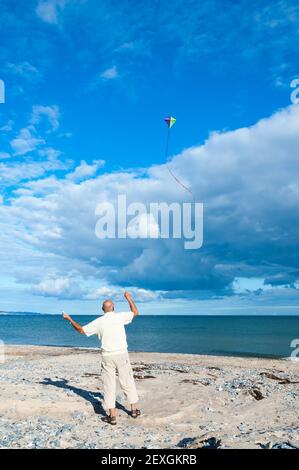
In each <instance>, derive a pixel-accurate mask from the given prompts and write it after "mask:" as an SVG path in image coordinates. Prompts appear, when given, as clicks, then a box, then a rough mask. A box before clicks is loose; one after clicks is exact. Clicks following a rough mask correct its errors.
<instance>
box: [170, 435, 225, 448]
mask: <svg viewBox="0 0 299 470" xmlns="http://www.w3.org/2000/svg"><path fill="white" fill-rule="evenodd" d="M220 446H221V440H220V439H217V438H216V437H209V438H207V439H202V438H198V437H189V438H188V437H187V438H184V439H182V440H181V441H180V442H179V443H178V444H177V447H183V448H184V449H218V448H219V447H220Z"/></svg>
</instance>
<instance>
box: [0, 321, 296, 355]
mask: <svg viewBox="0 0 299 470" xmlns="http://www.w3.org/2000/svg"><path fill="white" fill-rule="evenodd" d="M73 318H74V320H75V321H77V322H78V323H79V324H81V325H86V324H87V323H89V322H90V321H92V320H94V319H95V318H97V317H96V316H88V315H81V316H74V317H73ZM126 331H127V338H128V344H129V350H130V351H150V352H166V353H187V354H207V355H217V356H218V355H219V356H243V357H269V358H281V357H283V358H289V357H290V356H291V353H292V351H294V349H295V346H296V344H295V343H296V341H295V340H296V339H298V341H297V346H299V316H296V315H293V316H271V315H265V316H264V315H254V316H253V315H251V316H245V315H243V316H236V315H234V316H229V315H225V316H224V315H221V316H212V315H206V316H205V315H192V316H188V315H184V316H179V315H173V316H171V315H167V316H166V315H163V316H162V315H161V316H159V315H155V316H150V315H145V316H142V315H140V316H139V317H137V318H136V319H134V321H133V322H132V323H131V324H130V325H128V326H126ZM0 341H2V342H4V343H5V344H25V345H45V346H69V347H79V348H98V347H99V340H98V338H97V337H96V336H92V337H86V336H84V335H80V334H79V333H77V332H76V331H75V330H73V328H72V327H71V325H70V324H69V323H68V322H67V321H65V320H63V318H62V317H61V316H60V315H47V314H28V313H24V314H0Z"/></svg>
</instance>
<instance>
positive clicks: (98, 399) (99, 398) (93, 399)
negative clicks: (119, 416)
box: [39, 377, 130, 416]
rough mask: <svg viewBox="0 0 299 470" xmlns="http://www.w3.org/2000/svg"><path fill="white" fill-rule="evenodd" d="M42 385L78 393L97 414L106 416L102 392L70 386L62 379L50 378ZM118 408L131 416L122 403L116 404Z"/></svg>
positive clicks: (44, 380)
mask: <svg viewBox="0 0 299 470" xmlns="http://www.w3.org/2000/svg"><path fill="white" fill-rule="evenodd" d="M39 383H40V384H41V385H52V386H53V387H58V388H63V389H65V390H70V391H71V392H74V393H76V395H78V396H79V397H81V398H83V399H84V400H86V401H89V403H91V404H92V406H93V409H94V412H95V414H98V415H102V416H106V414H107V413H106V410H105V409H104V407H103V405H102V402H103V400H104V397H103V394H102V393H100V392H93V391H91V390H84V389H83V388H78V387H75V386H74V385H70V384H69V382H68V380H66V379H60V380H52V379H50V378H48V377H46V378H44V379H43V380H42V381H41V382H39ZM116 408H117V409H118V410H122V411H124V412H125V413H127V414H130V413H129V411H128V410H127V409H126V408H125V407H124V406H123V405H121V404H120V403H118V402H117V403H116Z"/></svg>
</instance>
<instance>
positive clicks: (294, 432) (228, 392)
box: [0, 345, 299, 449]
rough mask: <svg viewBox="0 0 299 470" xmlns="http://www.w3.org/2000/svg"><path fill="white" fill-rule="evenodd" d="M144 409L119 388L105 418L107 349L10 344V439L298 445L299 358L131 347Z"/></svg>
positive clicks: (79, 444) (6, 397)
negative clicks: (131, 405)
mask: <svg viewBox="0 0 299 470" xmlns="http://www.w3.org/2000/svg"><path fill="white" fill-rule="evenodd" d="M130 357H131V363H132V366H133V369H134V374H135V377H136V381H137V389H138V393H139V395H140V402H139V407H140V409H141V410H142V416H141V417H140V418H138V419H137V420H133V419H132V418H131V417H130V416H129V415H128V412H127V409H128V406H127V403H126V400H125V398H124V396H122V394H121V392H120V391H119V392H118V403H119V404H118V423H117V426H116V427H112V426H110V425H108V424H106V423H104V422H102V420H101V417H103V416H104V415H105V410H104V409H103V399H102V398H103V397H102V380H101V367H100V366H101V358H100V354H99V352H98V351H95V350H83V349H78V348H61V347H44V346H42V347H39V346H13V345H11V346H6V348H5V362H4V363H3V364H1V365H0V382H1V400H0V447H1V448H121V449H124V448H156V449H164V448H188V447H190V448H192V447H202V446H208V445H212V446H219V447H220V448H263V447H281V446H282V447H283V446H285V447H290V448H291V447H299V432H298V431H299V424H298V416H299V363H298V362H292V361H287V360H274V359H273V360H272V359H258V358H236V357H215V356H199V355H187V354H160V353H143V352H142V353H138V352H131V353H130Z"/></svg>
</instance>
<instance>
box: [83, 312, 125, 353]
mask: <svg viewBox="0 0 299 470" xmlns="http://www.w3.org/2000/svg"><path fill="white" fill-rule="evenodd" d="M133 317H134V315H133V313H132V312H119V313H116V312H107V313H104V315H101V316H100V317H99V318H97V319H96V320H94V321H92V322H90V323H88V324H87V325H85V326H83V331H84V333H85V334H86V336H91V335H98V337H99V340H100V341H101V352H102V354H103V355H111V354H121V353H124V352H127V351H128V344H127V338H126V332H125V327H124V325H128V324H129V323H131V321H132V320H133Z"/></svg>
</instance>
